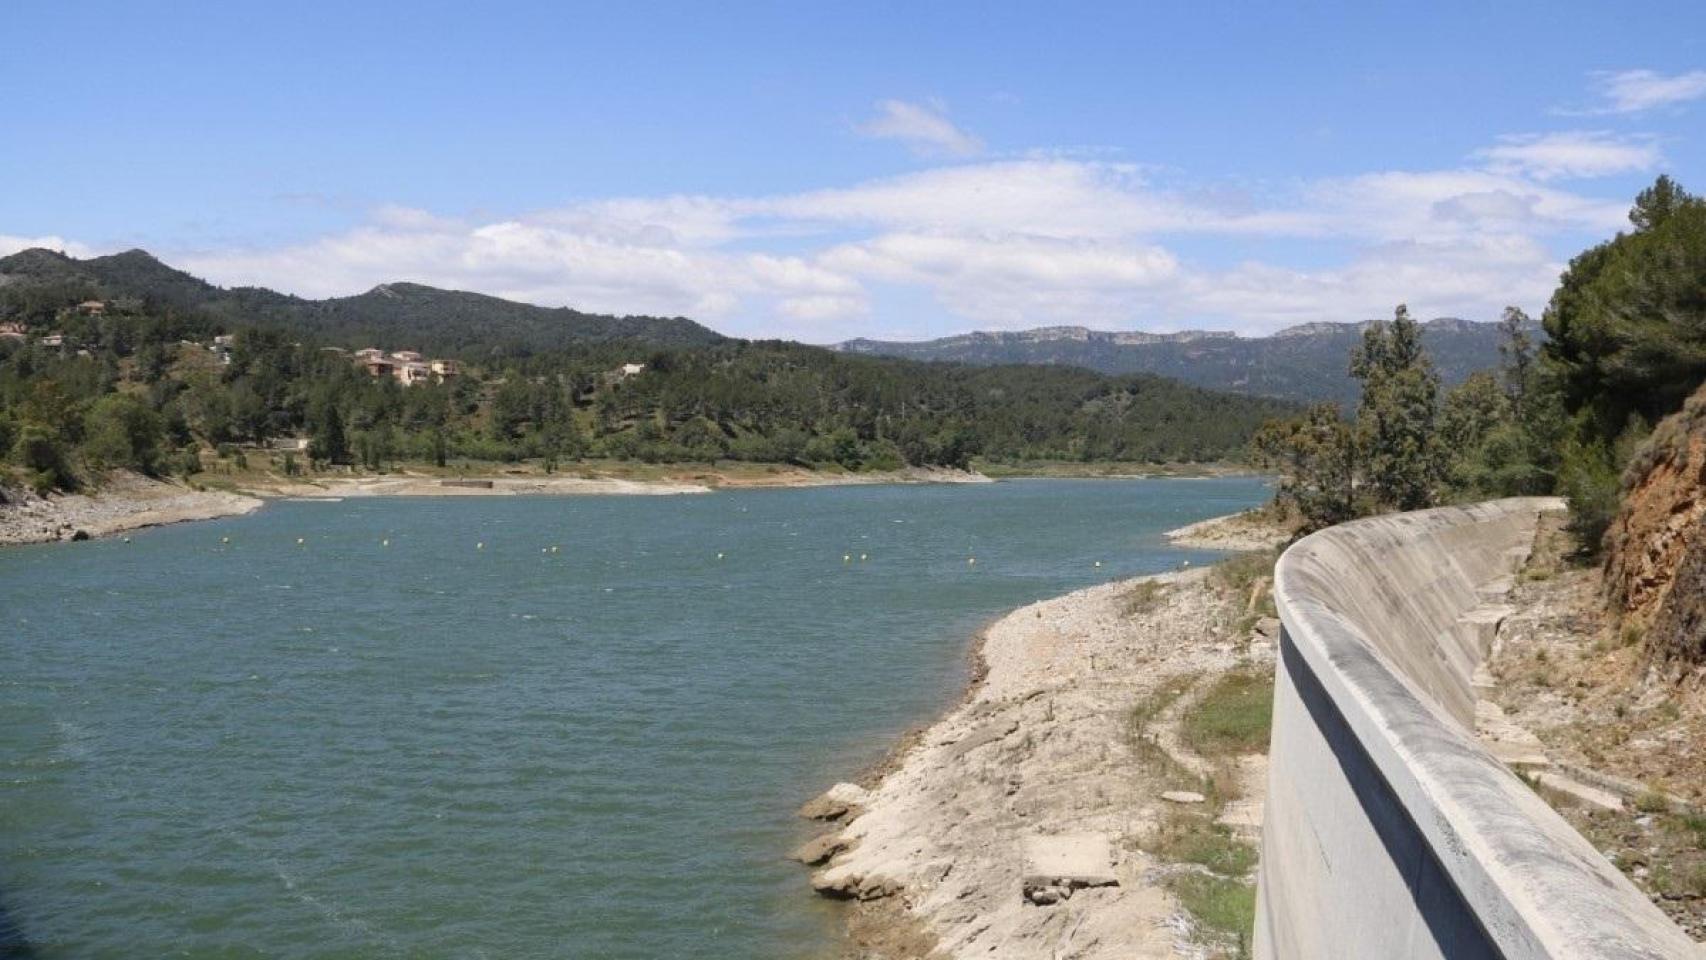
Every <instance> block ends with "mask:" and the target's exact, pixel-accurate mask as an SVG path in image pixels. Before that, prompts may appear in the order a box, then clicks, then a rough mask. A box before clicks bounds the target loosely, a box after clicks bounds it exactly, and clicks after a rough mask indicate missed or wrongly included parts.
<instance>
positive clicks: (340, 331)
mask: <svg viewBox="0 0 1706 960" xmlns="http://www.w3.org/2000/svg"><path fill="white" fill-rule="evenodd" d="M0 277H4V278H5V279H6V280H7V281H8V283H9V285H10V286H12V287H14V288H16V289H14V291H13V293H14V299H13V301H12V302H13V303H14V305H15V306H14V309H18V307H17V306H16V305H17V304H19V303H20V302H22V303H30V302H31V298H32V297H34V298H35V299H34V301H33V302H34V305H35V307H36V309H35V310H34V311H33V312H34V313H35V314H36V317H37V318H38V319H40V320H48V319H51V318H50V317H49V316H46V315H44V311H49V312H50V311H53V310H57V309H58V308H59V307H60V306H63V304H65V303H68V302H69V303H74V302H78V301H81V300H86V299H90V298H107V299H112V298H119V299H124V298H128V299H132V300H136V301H139V302H141V303H142V304H144V305H145V306H146V307H147V310H146V311H144V312H149V313H160V312H167V311H169V312H174V313H188V314H196V315H198V316H200V317H203V318H205V319H206V320H208V321H210V322H212V323H214V324H216V325H222V326H224V327H230V328H235V327H237V326H241V325H245V324H257V325H269V326H276V327H280V328H283V329H288V330H290V331H291V332H293V333H295V334H298V335H311V336H314V337H316V338H317V339H320V340H323V341H324V342H326V343H329V344H335V345H339V346H345V347H352V348H354V347H362V346H367V345H369V344H373V343H379V344H386V343H395V344H402V343H407V344H409V345H410V346H412V347H413V348H415V349H417V350H424V351H428V352H432V353H445V354H453V355H458V356H470V357H478V358H482V359H489V358H492V357H505V356H515V355H522V354H526V353H532V352H539V351H548V350H560V349H564V348H566V347H570V346H573V345H576V344H582V343H603V342H610V341H618V340H644V341H646V342H648V343H652V344H658V345H663V346H696V345H704V344H712V343H719V342H721V341H722V340H723V339H724V338H723V337H722V336H721V335H720V334H717V333H715V332H714V331H711V330H708V329H706V328H705V327H702V326H700V325H699V324H697V323H694V322H693V321H691V320H686V319H683V318H681V317H643V316H626V317H615V316H608V315H604V314H593V313H582V312H580V311H578V310H570V309H567V308H549V307H536V306H533V305H532V304H527V303H516V302H514V301H511V300H503V299H500V298H498V297H488V296H485V295H483V294H478V293H466V292H462V291H455V290H439V289H436V288H434V287H428V286H423V285H421V284H418V283H390V284H382V285H380V286H378V287H375V288H373V289H372V290H369V291H368V292H366V293H363V294H359V295H357V296H353V297H335V298H332V299H328V300H304V299H302V298H300V297H293V296H289V295H288V294H282V293H277V292H275V291H272V290H267V289H265V288H261V287H237V288H233V289H229V290H227V289H224V288H221V287H216V286H213V285H212V284H210V283H207V282H205V281H203V280H200V279H198V278H196V277H193V276H191V275H189V274H187V273H185V272H183V271H181V270H175V269H173V268H172V267H169V266H167V265H165V264H163V263H161V262H160V261H159V260H156V259H155V258H154V257H152V256H150V255H149V254H148V253H146V252H144V251H142V250H129V251H126V252H124V253H118V254H114V255H112V256H108V257H92V258H90V259H87V260H77V259H74V258H71V257H68V256H65V255H64V254H62V253H56V252H53V251H51V250H42V249H33V250H25V251H23V252H21V253H17V254H13V255H12V256H10V257H4V258H0Z"/></svg>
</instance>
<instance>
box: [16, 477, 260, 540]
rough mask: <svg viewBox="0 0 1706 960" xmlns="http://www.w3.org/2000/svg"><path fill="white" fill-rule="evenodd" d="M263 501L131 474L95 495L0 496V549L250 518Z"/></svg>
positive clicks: (24, 493) (111, 480) (26, 493)
mask: <svg viewBox="0 0 1706 960" xmlns="http://www.w3.org/2000/svg"><path fill="white" fill-rule="evenodd" d="M261 503H262V501H260V500H258V499H256V498H254V497H248V496H243V495H241V494H235V493H222V492H217V491H210V490H194V489H191V488H189V487H185V486H181V485H179V484H175V483H166V482H163V481H159V480H149V479H147V478H145V477H141V476H137V475H136V474H131V473H121V474H117V475H114V476H113V477H111V478H109V480H108V482H107V484H106V485H105V486H104V487H103V488H102V489H101V490H100V491H98V492H96V493H92V494H82V493H70V494H53V495H49V496H46V497H43V496H38V495H36V494H35V493H32V492H29V491H22V490H16V489H9V488H8V489H4V490H0V545H7V544H24V543H49V542H52V541H55V540H87V539H90V538H92V537H108V536H113V535H114V534H119V533H123V532H125V531H127V530H136V529H139V528H142V527H155V526H161V525H164V524H168V523H183V522H186V521H189V520H214V519H218V518H219V517H232V516H239V515H242V514H245V513H249V512H251V511H253V510H257V509H259V508H260V506H261Z"/></svg>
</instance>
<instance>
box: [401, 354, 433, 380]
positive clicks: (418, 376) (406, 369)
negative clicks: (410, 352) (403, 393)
mask: <svg viewBox="0 0 1706 960" xmlns="http://www.w3.org/2000/svg"><path fill="white" fill-rule="evenodd" d="M395 376H396V377H397V382H398V383H401V384H402V385H403V386H405V387H412V386H414V385H415V384H417V383H425V382H427V381H428V380H431V379H432V367H431V366H430V365H428V364H426V363H423V362H421V361H419V360H409V361H405V362H403V363H399V364H397V369H396V371H395Z"/></svg>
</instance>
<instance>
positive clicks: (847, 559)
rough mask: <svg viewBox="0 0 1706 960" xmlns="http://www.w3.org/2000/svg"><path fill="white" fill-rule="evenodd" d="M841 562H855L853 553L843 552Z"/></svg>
mask: <svg viewBox="0 0 1706 960" xmlns="http://www.w3.org/2000/svg"><path fill="white" fill-rule="evenodd" d="M841 562H842V563H852V562H853V555H852V554H851V553H844V554H842V555H841Z"/></svg>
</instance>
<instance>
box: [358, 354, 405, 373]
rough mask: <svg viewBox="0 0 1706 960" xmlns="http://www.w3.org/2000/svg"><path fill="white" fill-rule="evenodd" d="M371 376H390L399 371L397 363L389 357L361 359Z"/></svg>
mask: <svg viewBox="0 0 1706 960" xmlns="http://www.w3.org/2000/svg"><path fill="white" fill-rule="evenodd" d="M361 365H362V366H363V367H364V368H366V370H367V375H368V376H370V377H390V376H395V375H396V373H397V365H396V364H395V363H393V362H391V359H390V358H389V357H367V358H365V359H363V360H362V361H361Z"/></svg>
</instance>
